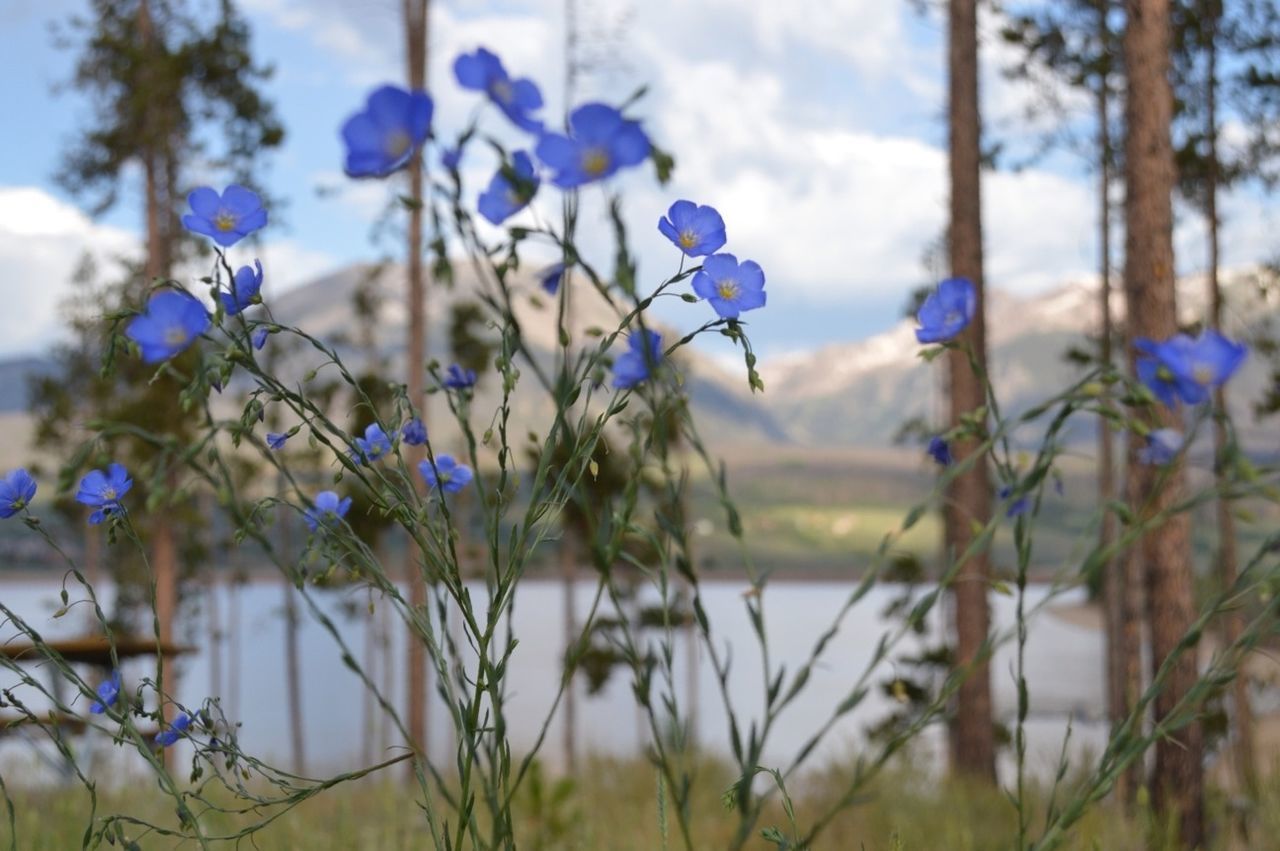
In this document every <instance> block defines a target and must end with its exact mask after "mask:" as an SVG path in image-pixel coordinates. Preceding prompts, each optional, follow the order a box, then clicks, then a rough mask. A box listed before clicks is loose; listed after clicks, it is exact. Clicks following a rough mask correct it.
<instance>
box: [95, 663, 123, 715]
mask: <svg viewBox="0 0 1280 851" xmlns="http://www.w3.org/2000/svg"><path fill="white" fill-rule="evenodd" d="M119 697H120V672H119V671H112V672H111V679H109V680H103V681H102V682H100V683H98V699H97V700H95V701H94V702H93V703H91V704H89V711H90V712H92V713H93V714H94V715H101V714H102V713H104V712H106V711H107V707H108V706H115V705H116V700H117V699H118V698H119Z"/></svg>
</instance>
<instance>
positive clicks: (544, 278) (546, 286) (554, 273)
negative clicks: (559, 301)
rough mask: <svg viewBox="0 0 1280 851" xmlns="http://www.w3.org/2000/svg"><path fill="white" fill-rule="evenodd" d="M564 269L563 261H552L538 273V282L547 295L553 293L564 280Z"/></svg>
mask: <svg viewBox="0 0 1280 851" xmlns="http://www.w3.org/2000/svg"><path fill="white" fill-rule="evenodd" d="M564 271H565V266H564V264H563V263H554V264H552V265H550V266H548V267H547V268H546V269H543V270H542V272H541V273H539V275H538V284H539V286H541V287H542V289H543V290H544V291H546V293H547V295H555V294H556V292H557V291H558V290H559V289H560V282H561V281H562V280H564Z"/></svg>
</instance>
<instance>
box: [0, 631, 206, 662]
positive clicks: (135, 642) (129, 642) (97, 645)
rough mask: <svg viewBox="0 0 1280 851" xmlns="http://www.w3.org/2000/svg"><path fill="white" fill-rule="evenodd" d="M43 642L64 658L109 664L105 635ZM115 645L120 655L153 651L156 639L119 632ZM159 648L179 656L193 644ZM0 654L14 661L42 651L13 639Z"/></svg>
mask: <svg viewBox="0 0 1280 851" xmlns="http://www.w3.org/2000/svg"><path fill="white" fill-rule="evenodd" d="M45 644H46V645H47V646H48V647H49V648H50V649H51V650H54V651H56V652H57V653H58V654H59V655H61V656H62V658H63V659H66V660H67V661H68V662H80V663H83V664H86V665H97V666H98V667H100V668H110V667H111V646H110V644H109V643H108V641H107V637H106V636H105V635H86V636H81V637H77V638H64V639H59V640H57V641H46V642H45ZM115 645H116V656H117V657H118V658H120V659H129V658H133V657H136V656H155V655H156V648H157V643H156V640H155V638H153V637H150V636H141V635H119V636H116V637H115ZM159 649H160V652H161V654H162V655H164V656H165V657H173V656H182V655H185V654H187V653H193V652H195V648H194V647H188V646H186V645H182V644H173V643H169V644H160V645H159ZM0 656H5V657H7V658H9V659H13V660H14V661H18V662H38V661H42V660H43V659H44V658H45V654H44V652H43V651H42V650H41V649H40V648H37V647H36V646H35V645H34V644H28V643H16V642H15V643H12V644H0Z"/></svg>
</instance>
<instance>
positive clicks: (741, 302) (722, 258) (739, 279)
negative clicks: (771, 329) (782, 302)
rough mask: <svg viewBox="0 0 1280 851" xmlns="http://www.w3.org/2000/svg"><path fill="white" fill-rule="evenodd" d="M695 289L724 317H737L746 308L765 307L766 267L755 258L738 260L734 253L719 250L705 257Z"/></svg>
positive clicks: (694, 282) (694, 280)
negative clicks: (721, 252) (724, 252)
mask: <svg viewBox="0 0 1280 851" xmlns="http://www.w3.org/2000/svg"><path fill="white" fill-rule="evenodd" d="M693 291H694V292H695V293H697V294H698V295H700V296H701V297H702V298H705V299H706V300H707V301H708V302H709V303H710V304H711V306H712V307H713V308H715V311H716V313H718V314H719V315H720V316H721V317H722V318H724V319H737V318H738V314H739V313H741V312H742V311H744V310H755V309H756V308H757V307H764V302H765V292H764V271H763V270H762V269H761V268H760V266H759V264H757V263H756V262H755V261H753V260H744V261H742V263H738V258H737V257H734V256H733V255H732V254H716V255H713V256H711V257H708V258H707V259H706V260H704V261H702V268H701V269H699V270H698V273H697V274H696V275H694V276H693Z"/></svg>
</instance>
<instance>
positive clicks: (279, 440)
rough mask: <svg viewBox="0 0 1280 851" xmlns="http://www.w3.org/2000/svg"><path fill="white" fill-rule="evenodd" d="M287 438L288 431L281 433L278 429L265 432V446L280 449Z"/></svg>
mask: <svg viewBox="0 0 1280 851" xmlns="http://www.w3.org/2000/svg"><path fill="white" fill-rule="evenodd" d="M288 439H289V433H288V432H284V433H283V434H282V433H280V432H278V431H269V432H267V446H269V447H270V448H272V449H281V448H283V447H284V444H285V441H287V440H288Z"/></svg>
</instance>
